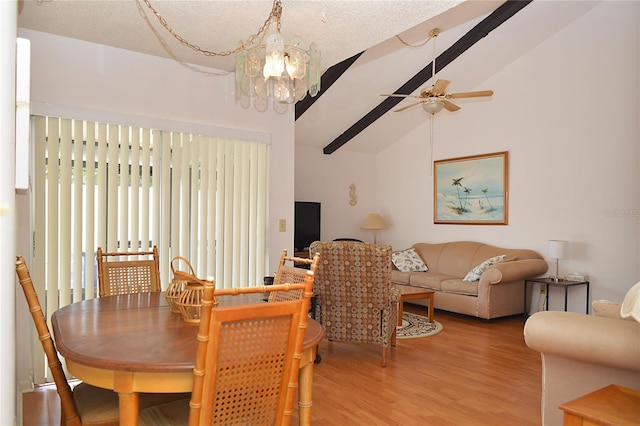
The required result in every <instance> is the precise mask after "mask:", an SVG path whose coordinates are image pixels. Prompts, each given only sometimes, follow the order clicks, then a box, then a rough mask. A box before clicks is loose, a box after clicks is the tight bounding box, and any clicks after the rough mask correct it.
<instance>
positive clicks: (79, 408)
mask: <svg viewBox="0 0 640 426" xmlns="http://www.w3.org/2000/svg"><path fill="white" fill-rule="evenodd" d="M16 274H17V275H18V279H19V280H20V286H21V287H22V290H23V292H24V296H25V298H26V300H27V305H28V306H29V312H31V316H32V318H33V322H34V324H35V327H36V331H37V333H38V337H39V338H40V342H41V343H42V347H43V348H44V352H45V354H46V356H47V363H48V365H49V369H50V370H51V374H52V375H53V381H54V382H55V385H56V389H57V391H58V395H59V396H60V407H61V410H60V411H61V416H60V424H61V425H62V426H81V425H95V426H105V425H118V424H119V415H120V410H119V408H118V394H117V393H115V392H114V391H112V390H109V389H102V388H98V387H95V386H91V385H88V384H86V383H79V384H77V385H76V386H74V388H73V390H72V389H71V386H69V382H67V378H66V376H65V374H64V371H63V369H62V364H61V363H60V358H58V351H57V350H56V346H55V343H54V342H53V339H52V337H51V333H50V332H49V327H48V326H47V321H46V320H45V317H44V313H43V312H42V307H41V306H40V301H39V300H38V295H37V293H36V290H35V288H34V287H33V281H32V280H31V274H30V273H29V269H28V268H27V265H26V264H25V261H24V259H23V258H22V256H17V258H16ZM185 397H188V394H184V393H183V394H141V395H140V408H146V407H150V406H153V405H156V404H164V403H167V402H170V401H175V400H180V399H184V398H185Z"/></svg>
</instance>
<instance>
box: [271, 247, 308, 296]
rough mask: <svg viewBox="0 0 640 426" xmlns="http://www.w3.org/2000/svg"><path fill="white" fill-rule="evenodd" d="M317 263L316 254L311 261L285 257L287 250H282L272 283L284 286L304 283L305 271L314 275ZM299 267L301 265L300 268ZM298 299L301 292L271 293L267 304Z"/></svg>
mask: <svg viewBox="0 0 640 426" xmlns="http://www.w3.org/2000/svg"><path fill="white" fill-rule="evenodd" d="M319 262H320V254H319V253H316V254H315V255H314V256H313V258H312V259H306V258H303V257H295V256H287V249H284V250H282V255H281V256H280V263H278V270H277V271H276V276H275V277H274V279H273V283H274V284H285V283H301V282H304V279H305V277H306V275H307V271H311V272H313V273H314V274H315V273H316V270H317V269H318V263H319ZM300 265H302V267H301V266H300ZM304 266H306V267H304ZM307 268H308V269H307ZM300 297H302V290H291V291H272V292H271V293H269V302H276V301H277V302H281V301H284V300H291V299H299V298H300Z"/></svg>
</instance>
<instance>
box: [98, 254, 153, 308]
mask: <svg viewBox="0 0 640 426" xmlns="http://www.w3.org/2000/svg"><path fill="white" fill-rule="evenodd" d="M97 258H98V289H99V291H98V294H99V295H100V297H104V296H112V295H116V294H131V293H145V292H159V291H162V286H161V284H160V263H159V261H158V247H156V246H153V250H152V251H140V252H121V253H119V252H111V253H106V252H103V251H102V248H101V247H98V252H97Z"/></svg>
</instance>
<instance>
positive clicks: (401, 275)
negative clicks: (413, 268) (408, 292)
mask: <svg viewBox="0 0 640 426" xmlns="http://www.w3.org/2000/svg"><path fill="white" fill-rule="evenodd" d="M410 276H411V272H400V271H396V270H395V269H392V270H391V282H392V283H394V284H409V277H410Z"/></svg>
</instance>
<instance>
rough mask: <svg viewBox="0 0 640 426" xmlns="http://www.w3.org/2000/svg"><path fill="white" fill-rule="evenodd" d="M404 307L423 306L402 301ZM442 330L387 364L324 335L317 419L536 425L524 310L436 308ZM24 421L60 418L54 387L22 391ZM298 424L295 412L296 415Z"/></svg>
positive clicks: (406, 344) (373, 424) (536, 389)
mask: <svg viewBox="0 0 640 426" xmlns="http://www.w3.org/2000/svg"><path fill="white" fill-rule="evenodd" d="M405 311H408V312H416V313H422V314H424V315H425V316H426V312H425V308H422V307H419V306H415V305H409V304H405ZM435 319H436V321H439V322H440V323H442V325H443V327H444V330H443V331H442V332H441V333H439V334H437V335H435V336H432V337H427V338H422V339H404V340H398V343H397V346H396V347H395V348H392V349H391V350H390V353H389V355H388V360H387V367H385V368H382V367H381V366H380V360H381V350H380V348H379V347H377V346H373V345H355V344H346V343H333V342H328V341H326V340H325V341H323V342H322V343H321V344H320V346H319V352H320V355H321V356H322V362H321V363H320V364H317V365H316V366H315V367H314V377H313V411H312V422H313V424H315V425H322V426H332V425H360V426H365V425H370V426H377V425H402V426H412V425H416V426H418V425H438V426H447V425H461V426H466V425H473V426H481V425H492V426H493V425H505V426H506V425H509V426H511V425H520V426H526V425H540V424H541V415H540V396H541V370H542V366H541V361H540V354H539V353H538V352H535V351H532V350H530V349H529V348H527V346H526V345H525V343H524V338H523V333H522V329H523V325H524V323H523V319H522V317H521V316H514V317H509V318H502V319H496V320H492V321H490V322H487V321H484V320H480V319H476V318H471V317H467V316H462V315H455V314H450V313H446V312H442V311H436V313H435ZM23 404H24V423H23V424H24V425H36V426H40V425H58V424H60V421H59V416H60V406H59V401H58V399H57V394H55V389H54V390H53V391H51V390H42V389H40V390H38V391H37V392H32V393H29V394H25V396H24V398H23ZM294 424H297V418H296V419H294Z"/></svg>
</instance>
